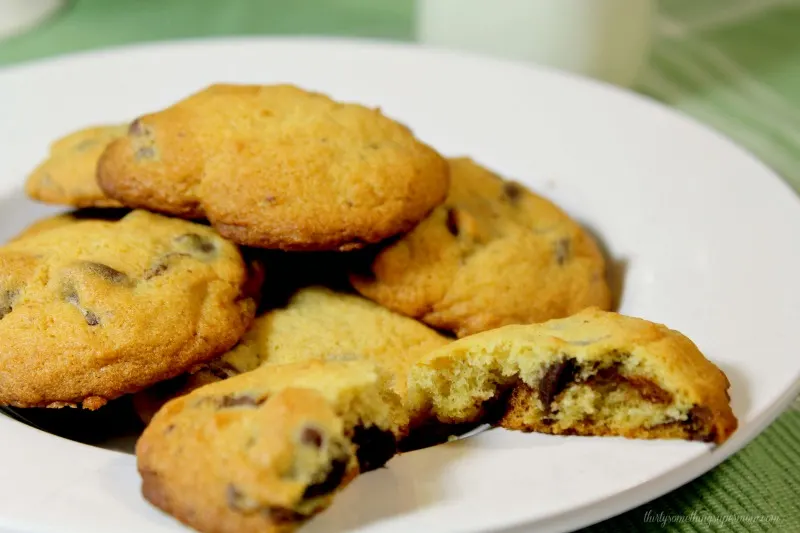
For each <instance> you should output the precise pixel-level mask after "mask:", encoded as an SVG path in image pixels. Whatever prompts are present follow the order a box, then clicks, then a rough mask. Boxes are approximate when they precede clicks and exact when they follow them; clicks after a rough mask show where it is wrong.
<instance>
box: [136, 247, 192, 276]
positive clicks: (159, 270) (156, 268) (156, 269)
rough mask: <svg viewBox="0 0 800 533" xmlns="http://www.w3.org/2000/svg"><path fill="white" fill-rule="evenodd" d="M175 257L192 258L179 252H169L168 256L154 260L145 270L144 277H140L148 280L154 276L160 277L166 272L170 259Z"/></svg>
mask: <svg viewBox="0 0 800 533" xmlns="http://www.w3.org/2000/svg"><path fill="white" fill-rule="evenodd" d="M177 257H192V256H191V255H189V254H184V253H181V252H170V253H168V254H164V255H163V256H161V257H159V258H158V259H156V261H155V263H153V264H152V265H151V266H150V268H148V269H147V270H145V272H144V275H143V276H142V277H143V278H144V279H146V280H148V279H151V278H155V277H156V276H160V275H161V274H163V273H164V272H166V271H167V269H168V268H169V264H170V262H171V261H172V259H173V258H177Z"/></svg>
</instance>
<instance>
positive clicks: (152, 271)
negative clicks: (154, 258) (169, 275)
mask: <svg viewBox="0 0 800 533" xmlns="http://www.w3.org/2000/svg"><path fill="white" fill-rule="evenodd" d="M166 271H167V264H166V263H161V262H159V263H156V264H155V265H153V266H151V267H150V268H148V269H147V270H146V271H145V273H144V276H142V277H143V278H144V279H146V280H147V279H152V278H155V277H156V276H160V275H161V274H163V273H164V272H166Z"/></svg>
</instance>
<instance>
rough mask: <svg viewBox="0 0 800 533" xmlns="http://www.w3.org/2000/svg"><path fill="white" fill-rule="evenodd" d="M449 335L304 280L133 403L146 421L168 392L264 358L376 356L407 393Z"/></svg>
mask: <svg viewBox="0 0 800 533" xmlns="http://www.w3.org/2000/svg"><path fill="white" fill-rule="evenodd" d="M267 271H268V272H269V265H267ZM449 342H450V339H448V338H447V337H444V336H443V335H441V334H439V333H438V332H436V331H434V330H432V329H430V328H429V327H427V326H425V325H424V324H421V323H419V322H417V321H416V320H413V319H411V318H408V317H405V316H402V315H398V314H397V313H393V312H391V311H389V310H387V309H384V308H383V307H380V306H379V305H377V304H375V303H373V302H370V301H369V300H366V299H364V298H362V297H360V296H356V295H351V294H345V293H341V292H335V291H332V290H330V289H327V288H324V287H307V288H303V289H300V290H298V291H297V292H296V293H295V294H293V295H292V297H291V298H290V299H289V301H288V303H286V305H285V307H282V308H278V309H274V310H272V311H269V312H267V313H265V314H263V315H261V316H259V317H257V318H256V319H255V321H254V322H253V325H252V326H251V327H250V329H249V330H248V331H247V333H245V335H244V337H242V339H241V341H240V342H239V344H238V345H237V346H236V347H235V348H233V349H232V350H231V351H229V352H227V353H226V354H224V355H222V356H221V357H219V358H217V359H215V360H213V361H210V362H209V363H208V364H207V365H206V366H205V367H204V368H202V369H200V370H198V371H196V372H194V373H192V374H187V375H184V376H179V377H177V378H175V379H173V380H170V381H169V382H164V383H159V384H158V385H156V386H154V387H151V388H149V389H147V390H145V391H142V392H141V393H139V394H137V395H136V396H135V397H134V405H135V407H136V410H137V412H138V413H139V415H140V416H141V418H142V420H144V421H145V422H148V421H149V420H150V418H151V417H152V415H153V413H155V412H156V411H157V410H158V409H159V408H160V407H161V405H163V404H164V403H165V402H166V401H167V400H169V399H170V398H173V397H175V396H180V395H183V394H186V393H188V392H190V391H192V390H194V389H196V388H198V387H201V386H203V385H206V384H208V383H212V382H214V381H219V380H222V379H226V378H229V377H231V376H236V375H239V374H242V373H244V372H250V371H252V370H255V369H257V368H259V367H261V366H262V365H264V364H267V363H276V364H280V363H293V362H298V361H309V360H356V359H363V360H367V361H371V362H372V363H374V364H376V365H378V366H379V367H380V368H381V369H382V370H383V372H385V374H386V376H387V385H388V386H389V387H391V388H392V389H393V390H394V391H395V392H396V393H397V394H399V395H400V396H401V397H404V396H405V393H406V374H407V372H408V368H409V367H410V366H411V365H412V364H413V363H414V362H416V361H417V360H419V359H420V358H421V357H423V356H424V355H426V354H427V353H428V352H430V351H432V350H434V349H436V348H440V347H442V346H444V345H446V344H448V343H449Z"/></svg>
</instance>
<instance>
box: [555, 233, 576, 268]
mask: <svg viewBox="0 0 800 533" xmlns="http://www.w3.org/2000/svg"><path fill="white" fill-rule="evenodd" d="M554 246H555V254H556V263H558V264H559V266H563V265H564V263H566V262H567V259H569V255H570V249H571V248H572V246H571V242H570V240H569V239H559V240H557V241H556V242H555V245H554Z"/></svg>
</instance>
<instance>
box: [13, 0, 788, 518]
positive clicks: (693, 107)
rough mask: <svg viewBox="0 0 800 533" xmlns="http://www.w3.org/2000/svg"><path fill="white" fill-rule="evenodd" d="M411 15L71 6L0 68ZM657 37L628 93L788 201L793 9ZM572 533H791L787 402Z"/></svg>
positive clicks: (748, 7)
mask: <svg viewBox="0 0 800 533" xmlns="http://www.w3.org/2000/svg"><path fill="white" fill-rule="evenodd" d="M0 1H1V0H0ZM488 1H489V0H487V2H488ZM531 1H534V0H531ZM412 10H413V0H228V1H224V2H223V1H218V0H113V1H112V0H78V1H75V2H72V3H71V5H70V6H69V7H68V8H67V9H66V10H65V11H64V12H62V13H61V14H60V15H59V16H57V17H55V18H54V19H52V20H51V21H49V22H48V23H47V24H45V25H44V26H42V27H40V28H38V29H36V30H34V31H32V32H30V33H28V34H25V35H22V36H19V37H15V38H12V39H9V40H7V41H4V42H0V65H3V64H11V63H15V62H19V61H24V60H28V59H34V58H40V57H47V56H51V55H54V54H61V53H66V52H71V51H78V50H86V49H92V48H98V47H103V46H111V45H121V44H127V43H134V42H139V41H146V40H161V39H169V38H187V37H202V36H217V35H252V34H290V33H291V34H296V33H303V34H326V35H345V36H355V37H373V38H375V37H377V38H390V39H400V40H409V39H411V38H412V21H413V17H412ZM657 33H658V40H657V42H656V44H655V47H654V50H653V54H652V59H651V61H650V64H649V65H648V66H647V68H646V69H645V70H644V72H643V73H642V76H641V79H640V82H639V83H638V84H637V87H636V88H637V89H638V90H639V91H641V92H642V93H644V94H646V95H649V96H651V97H653V98H655V99H658V100H661V101H663V102H665V103H667V104H669V105H671V106H673V107H675V108H677V109H680V110H682V111H683V112H685V113H687V114H689V115H692V116H694V117H696V118H697V119H698V120H700V121H702V122H705V123H706V124H708V125H710V126H712V127H714V128H716V129H717V130H719V131H721V132H723V133H724V134H726V135H727V136H729V137H731V138H733V139H734V140H736V141H737V142H738V143H739V144H741V145H742V146H744V147H746V148H747V149H749V150H750V151H752V152H753V153H755V154H756V155H757V156H759V157H760V158H761V159H762V160H763V161H765V162H766V163H767V164H769V165H771V166H772V167H773V168H774V169H776V170H777V171H778V173H780V174H781V175H782V176H783V177H784V178H785V179H786V180H787V181H788V182H789V183H790V184H791V185H792V186H793V187H794V188H795V190H798V191H800V0H661V1H660V14H659V18H658V24H657ZM584 531H586V532H590V533H605V532H618V531H645V532H654V531H679V532H691V533H696V532H703V533H706V532H723V531H733V532H753V531H777V532H786V533H795V532H800V403H798V402H795V405H794V406H793V408H791V409H789V410H788V411H787V412H786V413H784V414H783V415H782V416H781V417H780V418H779V419H778V420H777V421H776V422H775V423H774V424H773V425H772V426H771V427H770V428H769V429H767V430H766V431H765V432H764V433H763V434H762V435H761V436H760V437H758V438H757V439H756V440H755V441H754V442H753V443H751V444H750V445H749V446H747V447H746V448H744V449H743V450H742V451H741V452H740V453H738V454H737V455H735V456H734V457H732V458H731V459H729V460H728V461H726V462H725V463H723V464H722V465H720V466H719V467H718V468H716V469H714V470H712V471H711V472H709V473H708V474H706V475H705V476H703V477H701V478H699V479H697V480H695V481H694V482H692V483H689V484H688V485H686V486H684V487H682V488H680V489H678V490H676V491H674V492H672V493H670V494H668V495H666V496H664V497H662V498H659V499H658V500H655V501H653V502H650V503H648V504H645V505H643V506H641V507H639V508H637V509H635V510H633V511H630V512H628V513H625V514H623V515H621V516H618V517H616V518H614V519H611V520H608V521H606V522H603V523H601V524H597V525H595V526H593V527H591V528H587V529H586V530H584Z"/></svg>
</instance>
